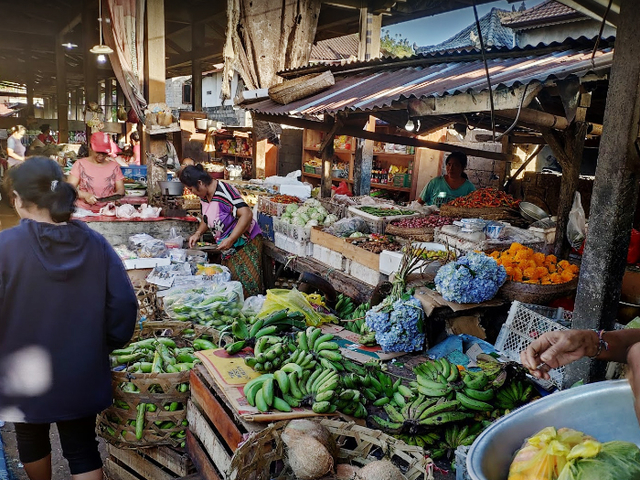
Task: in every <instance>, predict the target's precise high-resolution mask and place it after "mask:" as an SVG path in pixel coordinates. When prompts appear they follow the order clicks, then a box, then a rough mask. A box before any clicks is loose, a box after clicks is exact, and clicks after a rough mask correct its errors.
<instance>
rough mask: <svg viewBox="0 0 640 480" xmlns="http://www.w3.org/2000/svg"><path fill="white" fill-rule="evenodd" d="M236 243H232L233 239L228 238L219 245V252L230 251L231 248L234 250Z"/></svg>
mask: <svg viewBox="0 0 640 480" xmlns="http://www.w3.org/2000/svg"><path fill="white" fill-rule="evenodd" d="M234 243H235V242H233V241H231V239H230V238H228V237H227V238H225V239H224V240H222V241H221V242H220V243H219V244H218V250H220V251H221V252H224V251H226V250H229V249H230V248H233V244H234Z"/></svg>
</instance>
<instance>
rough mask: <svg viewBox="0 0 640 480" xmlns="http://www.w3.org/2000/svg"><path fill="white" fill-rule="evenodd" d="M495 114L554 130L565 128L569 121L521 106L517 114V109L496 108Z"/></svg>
mask: <svg viewBox="0 0 640 480" xmlns="http://www.w3.org/2000/svg"><path fill="white" fill-rule="evenodd" d="M496 116H498V117H504V118H513V119H515V118H516V117H517V118H518V123H522V124H524V125H532V126H536V127H538V128H552V129H554V130H566V129H567V127H568V126H569V121H568V120H567V119H566V118H565V117H561V116H558V115H553V114H551V113H547V112H541V111H538V110H532V109H530V108H523V109H522V110H520V115H519V116H518V110H517V108H516V109H510V110H497V111H496Z"/></svg>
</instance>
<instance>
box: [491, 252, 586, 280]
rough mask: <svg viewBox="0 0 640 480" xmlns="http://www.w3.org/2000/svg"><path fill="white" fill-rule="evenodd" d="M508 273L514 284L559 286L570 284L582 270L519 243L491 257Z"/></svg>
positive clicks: (494, 253) (493, 253)
mask: <svg viewBox="0 0 640 480" xmlns="http://www.w3.org/2000/svg"><path fill="white" fill-rule="evenodd" d="M490 256H491V257H492V258H494V259H495V260H496V262H498V265H502V266H503V267H504V269H505V271H506V272H507V279H509V280H512V281H514V282H523V283H533V284H538V285H557V284H560V283H566V282H570V281H571V280H573V279H574V278H576V276H577V275H578V272H579V271H580V268H579V267H578V266H577V265H573V264H571V263H569V262H568V261H566V260H560V261H558V259H557V258H556V256H555V255H545V254H544V253H539V252H535V251H534V250H532V249H531V248H528V247H525V246H523V245H521V244H519V243H512V244H511V246H510V247H509V249H508V250H505V251H504V252H498V251H495V252H492V253H491V255H490Z"/></svg>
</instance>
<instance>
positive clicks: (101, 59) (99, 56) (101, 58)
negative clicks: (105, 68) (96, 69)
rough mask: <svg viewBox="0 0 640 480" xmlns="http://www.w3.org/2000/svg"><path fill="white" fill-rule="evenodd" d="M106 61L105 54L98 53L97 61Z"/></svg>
mask: <svg viewBox="0 0 640 480" xmlns="http://www.w3.org/2000/svg"><path fill="white" fill-rule="evenodd" d="M106 61H107V57H106V56H105V55H103V54H102V53H101V54H100V55H98V63H104V62H106Z"/></svg>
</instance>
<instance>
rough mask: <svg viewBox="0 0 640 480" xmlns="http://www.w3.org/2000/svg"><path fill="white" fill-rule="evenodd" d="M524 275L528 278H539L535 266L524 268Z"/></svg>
mask: <svg viewBox="0 0 640 480" xmlns="http://www.w3.org/2000/svg"><path fill="white" fill-rule="evenodd" d="M522 276H523V277H524V278H528V279H529V280H537V279H538V272H536V268H535V267H529V268H525V269H524V271H523V272H522Z"/></svg>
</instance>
